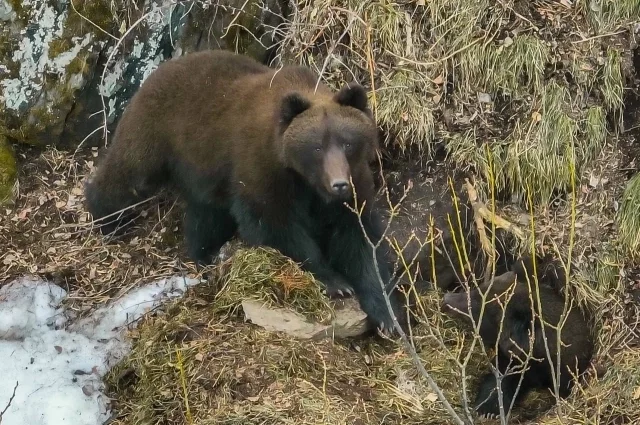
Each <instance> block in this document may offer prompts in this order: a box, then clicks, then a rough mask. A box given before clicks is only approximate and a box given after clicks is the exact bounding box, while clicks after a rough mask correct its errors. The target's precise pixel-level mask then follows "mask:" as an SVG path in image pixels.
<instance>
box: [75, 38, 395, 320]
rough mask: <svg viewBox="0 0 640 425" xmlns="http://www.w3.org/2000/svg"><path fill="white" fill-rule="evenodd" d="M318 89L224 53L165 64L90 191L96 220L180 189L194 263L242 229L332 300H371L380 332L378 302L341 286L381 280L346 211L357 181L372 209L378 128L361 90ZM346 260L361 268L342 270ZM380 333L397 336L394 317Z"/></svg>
mask: <svg viewBox="0 0 640 425" xmlns="http://www.w3.org/2000/svg"><path fill="white" fill-rule="evenodd" d="M316 82H317V76H316V75H314V74H313V73H312V72H311V71H310V70H309V69H308V68H305V67H299V66H285V67H284V68H282V69H280V70H274V69H271V68H269V67H267V66H264V65H262V64H259V63H257V62H255V61H254V60H252V59H250V58H248V57H245V56H240V55H235V54H232V53H229V52H224V51H205V52H199V53H193V54H190V55H187V56H183V57H181V58H179V59H175V60H171V61H169V62H166V63H164V64H162V65H161V66H160V67H158V69H157V70H156V71H155V72H154V73H152V74H151V75H150V76H149V77H148V79H147V80H146V81H145V83H144V84H143V85H142V87H141V88H140V90H139V91H138V92H137V93H136V95H135V96H134V97H133V98H132V100H131V102H130V104H129V105H128V107H127V108H126V110H125V112H124V114H123V116H122V118H121V121H120V123H119V124H118V128H117V130H116V133H115V137H114V141H113V143H112V145H111V147H110V148H109V150H108V152H107V156H106V158H104V161H103V162H102V164H100V166H99V168H98V170H97V172H96V174H95V176H94V178H93V180H92V181H91V182H90V183H89V185H88V186H87V192H86V193H87V201H88V205H89V210H90V211H91V212H92V214H93V215H94V219H101V218H103V217H105V216H107V215H108V214H111V213H113V212H115V211H117V210H119V209H121V208H124V207H127V206H129V205H132V204H133V203H134V202H137V201H139V200H141V199H143V198H144V197H148V196H149V195H151V194H153V193H154V192H155V191H156V190H157V188H158V187H159V186H160V185H163V184H165V183H172V184H174V185H175V186H177V188H178V191H179V192H180V193H181V195H182V196H183V197H184V198H185V199H186V200H187V203H188V206H187V222H186V224H185V226H186V233H187V240H188V245H189V250H190V255H191V256H192V257H193V258H194V259H196V260H197V261H198V262H200V263H202V262H207V261H209V260H210V258H211V256H212V255H215V253H216V252H217V251H218V249H219V248H220V246H221V245H222V244H223V243H224V242H226V241H227V240H228V239H229V238H231V237H232V236H233V233H235V230H236V228H237V229H238V230H239V233H240V236H241V237H242V238H243V239H244V240H245V241H246V242H248V243H250V244H255V245H269V246H273V247H275V248H277V249H280V250H281V251H282V252H283V253H284V254H286V255H289V256H291V257H292V258H294V259H295V260H298V261H302V262H307V263H309V264H307V266H306V267H307V268H308V269H309V270H310V271H312V272H314V273H316V274H317V277H319V279H320V280H321V281H323V282H324V283H325V284H326V285H327V287H328V290H329V292H331V293H332V294H335V293H344V292H351V291H352V290H353V289H352V286H353V287H354V288H355V292H356V293H358V292H360V294H359V295H360V296H361V303H362V302H363V301H362V297H365V298H366V296H367V295H364V294H365V293H375V294H374V298H376V300H375V301H371V302H370V301H364V303H365V304H367V303H368V304H373V305H375V307H374V306H370V307H367V308H365V307H363V308H365V311H367V309H368V310H369V311H368V312H369V313H370V316H371V314H373V315H375V316H378V317H376V320H380V317H381V316H384V314H383V313H382V312H381V311H378V310H380V309H381V308H382V304H383V301H382V300H380V299H379V298H380V297H381V296H382V294H381V292H382V290H381V289H380V291H377V290H376V288H375V287H374V286H372V285H373V282H366V283H362V282H349V283H347V281H346V280H345V275H346V277H347V279H350V280H354V279H355V280H367V279H370V280H371V279H373V274H374V273H373V272H371V270H370V268H371V267H372V266H371V265H370V264H369V263H371V264H372V259H371V258H368V259H366V257H367V254H366V253H365V251H366V248H367V247H365V246H363V239H362V235H361V236H356V235H355V229H357V230H360V227H359V225H358V224H357V221H354V219H353V217H351V216H353V214H351V212H349V214H351V216H347V215H346V214H345V212H346V211H348V210H347V209H346V208H344V206H343V205H342V203H343V202H344V201H350V200H351V194H352V190H351V187H350V186H349V185H348V183H349V181H350V179H352V181H353V184H354V186H355V190H356V193H357V196H358V200H359V203H361V202H363V201H370V200H372V198H373V195H374V182H373V176H372V173H371V169H370V168H369V163H370V161H371V160H372V159H373V158H374V156H375V152H376V149H377V146H378V140H377V129H376V125H375V123H374V122H373V119H372V116H371V113H370V111H369V110H368V107H367V98H366V93H365V92H364V90H363V89H362V87H360V86H358V85H352V86H345V87H344V88H343V89H342V90H340V91H339V92H337V93H334V92H332V91H331V90H330V89H329V88H328V87H326V86H325V85H323V84H318V85H317V89H316ZM345 183H346V185H345ZM371 203H372V202H367V204H368V205H371ZM371 214H374V212H372V211H371V208H368V209H367V210H366V212H365V218H366V222H365V228H366V229H367V231H370V232H372V234H373V235H374V238H375V237H379V236H380V235H379V234H378V233H379V230H378V227H377V225H376V224H375V223H374V222H375V221H377V219H376V217H375V214H374V216H371V218H369V217H370V215H371ZM348 223H349V224H348ZM344 226H346V227H344ZM343 227H344V228H343ZM107 230H109V231H110V230H111V228H107ZM336 233H339V236H332V235H333V234H336ZM340 235H342V236H340ZM376 235H377V236H376ZM341 238H342V239H345V240H340V241H339V242H338V239H341ZM340 245H342V247H340ZM325 247H330V248H327V249H325ZM347 248H349V251H347ZM336 252H340V254H336ZM338 255H339V256H340V257H341V258H336V256H338ZM380 255H381V257H380V262H381V264H382V265H384V266H383V267H386V259H385V257H384V252H383V251H381V254H380ZM349 257H351V258H350V261H352V262H355V264H354V265H347V264H343V263H344V262H345V261H347V258H349ZM336 263H339V264H336ZM335 268H338V269H340V270H338V271H336V270H334V269H335ZM359 273H365V274H368V275H371V276H369V277H365V278H362V277H357V276H358V274H359ZM385 273H386V272H385ZM365 287H366V288H368V289H364V288H365ZM358 288H360V289H358ZM377 292H380V293H379V294H378V293H377ZM374 310H375V312H374ZM387 316H388V315H387ZM382 322H386V323H385V325H387V326H390V325H391V322H390V319H389V318H388V317H387V318H385V319H382Z"/></svg>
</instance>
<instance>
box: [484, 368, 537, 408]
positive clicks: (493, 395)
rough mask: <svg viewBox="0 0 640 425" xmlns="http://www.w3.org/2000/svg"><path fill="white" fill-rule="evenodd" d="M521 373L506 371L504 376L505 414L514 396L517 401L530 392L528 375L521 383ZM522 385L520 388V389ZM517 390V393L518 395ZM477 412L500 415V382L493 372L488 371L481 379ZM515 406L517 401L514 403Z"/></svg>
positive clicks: (503, 396) (503, 400)
mask: <svg viewBox="0 0 640 425" xmlns="http://www.w3.org/2000/svg"><path fill="white" fill-rule="evenodd" d="M521 377H522V374H521V373H509V374H507V373H504V372H503V376H502V385H501V389H502V408H503V409H504V413H505V415H507V414H508V413H509V409H510V408H511V404H512V403H513V399H514V397H515V398H516V402H518V401H520V400H521V399H522V398H524V397H525V396H526V395H527V393H528V392H529V383H528V382H527V379H526V375H525V376H524V378H523V379H522V384H520V378H521ZM518 385H520V389H518ZM516 391H517V395H516ZM475 406H476V412H477V413H478V415H480V416H484V417H499V416H500V400H499V397H498V382H497V379H496V377H495V375H494V374H493V372H488V373H487V374H486V375H484V376H483V377H482V379H481V381H480V386H479V388H478V392H477V395H476V399H475ZM514 406H515V403H514Z"/></svg>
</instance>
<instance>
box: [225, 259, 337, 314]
mask: <svg viewBox="0 0 640 425" xmlns="http://www.w3.org/2000/svg"><path fill="white" fill-rule="evenodd" d="M221 274H222V275H223V278H222V282H221V285H222V289H221V291H220V296H219V298H218V303H220V304H223V305H225V306H227V308H228V309H230V310H235V309H236V308H237V307H238V306H239V303H240V301H242V300H244V299H253V300H256V301H260V302H261V303H262V304H263V305H266V306H280V307H289V308H291V309H293V310H295V311H299V312H301V313H303V315H304V316H305V317H307V318H308V319H309V320H311V321H314V322H320V323H330V322H331V319H332V317H333V310H332V308H331V306H330V305H329V303H328V299H327V297H326V296H325V295H324V294H323V293H322V287H321V285H320V284H319V283H318V282H317V281H316V280H315V279H314V278H313V277H312V276H311V274H309V273H304V272H303V271H302V270H301V269H300V267H299V266H298V265H297V264H296V263H295V262H293V261H292V260H291V259H289V258H287V257H283V256H282V255H281V254H279V253H278V252H277V251H275V250H274V249H271V248H254V249H247V248H243V249H240V250H238V251H237V252H236V253H235V254H234V255H233V257H232V258H230V259H229V260H227V262H226V263H223V264H222V271H221Z"/></svg>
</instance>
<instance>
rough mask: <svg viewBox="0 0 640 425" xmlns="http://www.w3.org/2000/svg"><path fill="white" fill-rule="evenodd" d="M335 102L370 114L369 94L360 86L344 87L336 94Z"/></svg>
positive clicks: (348, 85)
mask: <svg viewBox="0 0 640 425" xmlns="http://www.w3.org/2000/svg"><path fill="white" fill-rule="evenodd" d="M334 100H335V101H336V102H337V103H338V104H339V105H342V106H351V107H352V108H356V109H359V110H361V111H362V112H366V113H369V107H368V105H367V102H368V100H367V92H366V91H365V89H364V87H362V86H361V85H360V84H354V83H352V84H347V85H346V86H344V87H342V88H341V89H340V91H339V92H338V93H336V95H335V97H334Z"/></svg>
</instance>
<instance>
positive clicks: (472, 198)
mask: <svg viewBox="0 0 640 425" xmlns="http://www.w3.org/2000/svg"><path fill="white" fill-rule="evenodd" d="M464 181H465V188H466V189H467V194H468V195H469V202H471V207H472V208H473V215H474V219H475V222H476V226H477V227H478V233H479V237H480V243H481V244H482V248H483V249H484V251H485V252H486V253H487V254H488V255H489V256H490V257H491V258H493V256H494V251H493V249H491V244H490V243H489V238H487V233H486V231H485V225H484V221H488V222H490V223H493V224H494V225H495V226H496V227H498V228H500V229H503V230H506V231H508V232H511V233H512V234H514V235H515V236H516V237H517V238H519V239H524V238H525V234H524V232H523V231H522V229H520V228H519V227H518V226H516V225H515V224H513V223H511V222H509V221H507V220H505V219H504V218H502V217H500V216H499V215H497V214H493V212H491V211H490V210H489V209H488V208H487V206H486V205H485V204H484V203H483V202H482V201H480V200H479V199H478V192H476V189H475V188H474V187H473V185H472V184H471V183H470V182H469V179H464Z"/></svg>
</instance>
